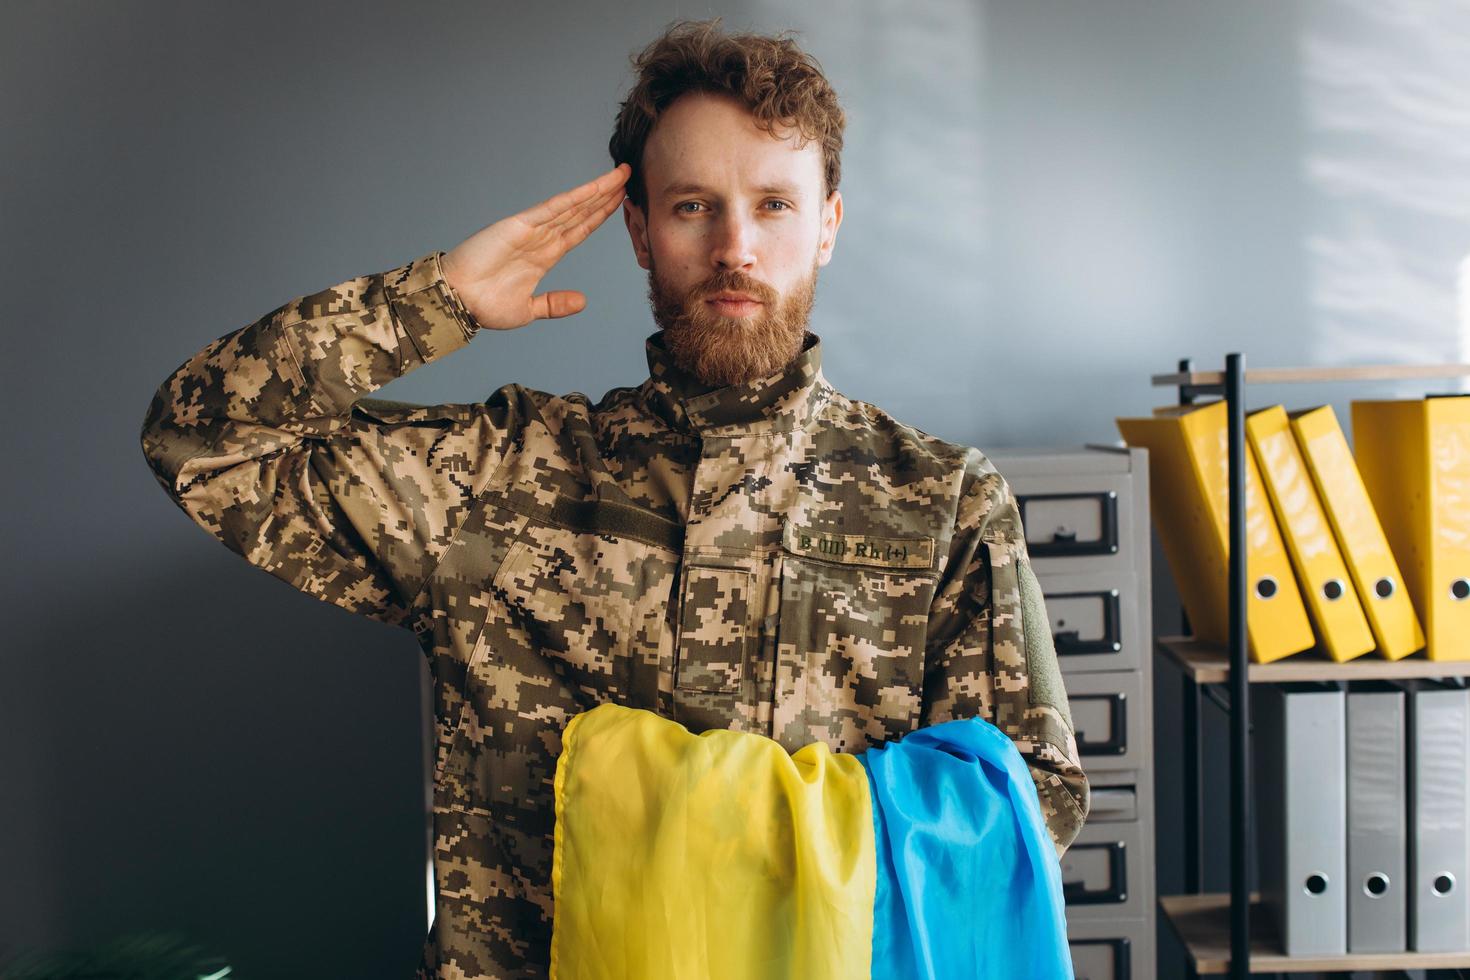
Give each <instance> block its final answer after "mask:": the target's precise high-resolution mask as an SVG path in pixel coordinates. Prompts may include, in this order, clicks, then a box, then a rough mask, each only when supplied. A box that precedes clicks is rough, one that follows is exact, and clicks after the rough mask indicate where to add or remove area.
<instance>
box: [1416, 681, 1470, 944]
mask: <svg viewBox="0 0 1470 980" xmlns="http://www.w3.org/2000/svg"><path fill="white" fill-rule="evenodd" d="M1404 685H1405V687H1406V688H1407V690H1408V733H1409V794H1408V796H1409V883H1410V885H1411V890H1410V892H1409V947H1410V948H1411V949H1414V950H1417V951H1419V952H1424V953H1430V952H1454V951H1458V950H1465V949H1470V902H1467V886H1470V881H1467V879H1470V820H1467V813H1466V809H1467V806H1470V793H1467V788H1466V783H1467V781H1470V690H1467V689H1465V688H1463V687H1460V686H1458V685H1456V684H1449V683H1444V682H1440V681H1406V682H1404Z"/></svg>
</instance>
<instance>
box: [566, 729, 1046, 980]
mask: <svg viewBox="0 0 1470 980" xmlns="http://www.w3.org/2000/svg"><path fill="white" fill-rule="evenodd" d="M555 791H556V838H555V854H554V858H553V866H552V884H553V889H554V894H555V917H554V920H553V935H552V946H551V978H552V980H663V978H669V980H774V978H793V980H860V978H861V980H865V978H869V977H872V978H875V980H877V978H882V980H898V978H903V980H909V978H923V980H929V978H933V980H951V978H958V977H996V978H1006V980H1025V978H1038V980H1040V978H1046V980H1055V978H1067V980H1071V978H1072V965H1071V957H1070V955H1069V953H1068V949H1067V936H1066V918H1065V908H1064V904H1063V898H1062V885H1061V873H1060V870H1059V867H1058V863H1057V858H1056V851H1055V849H1054V847H1053V846H1052V843H1051V838H1050V837H1049V835H1048V834H1047V831H1046V827H1045V824H1044V822H1043V820H1042V817H1041V808H1040V805H1039V803H1038V802H1037V796H1036V790H1035V787H1034V785H1033V783H1032V781H1031V777H1030V774H1029V772H1028V771H1027V769H1026V764H1025V762H1024V760H1022V758H1021V755H1020V753H1019V752H1018V751H1017V749H1016V747H1015V745H1014V744H1013V743H1012V742H1011V740H1010V739H1009V738H1007V737H1006V735H1005V734H1004V733H1003V732H1001V731H1000V730H999V729H998V728H996V727H995V726H994V725H992V724H990V723H989V722H986V721H984V720H982V719H979V718H969V719H962V720H957V721H949V722H945V723H943V724H939V725H934V726H932V727H929V728H924V729H920V730H919V731H916V732H914V733H912V734H910V735H908V736H906V737H905V738H903V739H902V740H900V741H898V742H893V743H889V744H885V745H883V746H881V747H877V748H872V749H869V750H868V751H866V752H864V753H861V754H858V755H849V754H845V753H834V752H832V751H831V750H829V749H828V748H827V746H826V745H823V744H821V743H812V744H810V745H807V746H804V747H802V748H801V749H799V750H798V751H796V752H795V753H791V754H788V753H787V752H786V751H785V750H784V749H783V748H782V747H781V746H780V745H779V744H778V743H776V742H775V741H773V740H771V739H769V738H766V737H765V736H763V735H756V734H752V733H747V732H734V731H725V730H714V731H707V732H703V733H702V734H700V735H693V734H691V733H690V732H689V731H688V730H687V729H686V728H685V727H684V726H683V725H680V724H678V723H677V722H673V721H670V720H668V719H666V718H662V717H660V716H658V715H656V714H654V713H652V712H650V711H646V710H643V709H639V708H626V707H622V706H620V705H615V704H611V703H609V704H603V705H599V706H598V707H597V708H594V709H592V710H591V711H587V712H584V713H582V714H580V715H577V716H576V717H574V718H573V719H572V720H571V722H570V723H569V724H568V725H567V728H566V730H565V731H564V732H563V735H562V750H561V755H560V758H559V760H558V762H557V769H556V785H555Z"/></svg>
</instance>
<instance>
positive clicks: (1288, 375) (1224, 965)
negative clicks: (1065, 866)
mask: <svg viewBox="0 0 1470 980" xmlns="http://www.w3.org/2000/svg"><path fill="white" fill-rule="evenodd" d="M1467 375H1470V364H1435V365H1390V366H1379V367H1351V368H1300V369H1297V368H1284V369H1269V370H1265V371H1252V372H1251V374H1250V377H1249V378H1247V375H1246V370H1245V356H1244V355H1243V354H1240V353H1232V354H1227V355H1226V357H1225V370H1224V371H1223V372H1196V371H1194V369H1193V364H1192V361H1190V360H1188V359H1185V360H1181V361H1180V362H1179V370H1178V373H1177V374H1163V375H1155V376H1154V377H1153V379H1152V383H1153V385H1154V386H1155V387H1175V388H1177V389H1178V394H1179V404H1181V405H1190V404H1194V403H1195V401H1196V399H1198V398H1201V397H1202V396H1210V395H1218V396H1220V397H1221V398H1223V399H1224V400H1225V402H1226V405H1227V415H1228V419H1229V421H1228V432H1227V442H1228V453H1229V463H1230V467H1229V472H1230V477H1229V509H1230V525H1229V552H1230V565H1229V578H1228V585H1229V590H1230V596H1229V623H1230V643H1229V646H1228V647H1227V649H1226V650H1225V651H1223V652H1222V651H1217V650H1210V649H1208V648H1205V647H1203V646H1201V645H1199V644H1196V643H1194V642H1193V641H1192V640H1191V638H1189V637H1173V638H1161V639H1160V641H1159V645H1160V646H1161V647H1162V648H1164V650H1165V652H1167V653H1169V654H1171V655H1172V657H1173V659H1174V660H1175V661H1176V662H1177V663H1178V664H1179V665H1180V667H1181V668H1182V670H1181V676H1182V680H1183V695H1184V700H1183V704H1184V757H1185V794H1184V798H1185V821H1184V826H1185V833H1184V838H1185V865H1184V867H1185V890H1186V892H1188V893H1189V894H1188V895H1187V896H1183V897H1182V898H1184V899H1185V900H1186V901H1188V900H1190V899H1192V898H1195V897H1198V898H1205V897H1208V896H1204V895H1202V889H1203V884H1204V854H1203V850H1202V848H1201V840H1202V838H1203V823H1202V821H1203V816H1204V781H1203V779H1202V778H1201V768H1202V763H1203V757H1202V740H1201V709H1202V708H1203V706H1204V704H1203V701H1204V698H1205V697H1211V700H1214V701H1216V703H1217V704H1220V706H1221V707H1222V708H1224V709H1225V710H1226V711H1227V712H1228V714H1229V718H1230V735H1229V744H1230V779H1229V785H1230V892H1229V896H1228V897H1229V905H1228V932H1226V933H1225V935H1228V951H1227V950H1226V949H1221V948H1219V947H1218V939H1219V936H1220V933H1221V931H1222V930H1220V929H1218V928H1214V929H1213V930H1209V929H1202V930H1201V934H1206V933H1210V932H1212V933H1213V935H1214V936H1215V937H1216V946H1215V948H1209V943H1208V940H1204V941H1201V942H1199V943H1198V944H1196V943H1193V942H1191V938H1190V935H1188V934H1187V933H1188V932H1189V929H1188V928H1186V926H1185V925H1183V924H1182V923H1184V922H1185V921H1186V920H1190V919H1191V917H1192V921H1193V923H1194V924H1195V925H1198V924H1199V923H1201V922H1204V923H1206V924H1209V922H1210V918H1209V916H1210V915H1211V914H1213V913H1214V912H1218V911H1220V910H1219V909H1218V907H1215V908H1213V909H1211V908H1206V907H1205V904H1204V903H1198V902H1195V903H1192V904H1191V906H1190V908H1188V909H1185V908H1184V906H1183V904H1180V905H1177V906H1174V905H1171V899H1174V900H1176V901H1177V900H1178V899H1180V898H1181V897H1180V896H1166V897H1163V898H1161V899H1160V900H1159V901H1160V905H1161V906H1162V907H1163V909H1164V912H1165V915H1166V917H1167V918H1169V919H1170V921H1171V923H1172V924H1173V925H1174V927H1175V929H1176V931H1177V932H1178V933H1179V935H1180V939H1181V941H1182V942H1183V943H1184V945H1185V946H1186V951H1187V954H1188V958H1189V960H1188V972H1189V975H1190V977H1191V978H1193V977H1197V976H1198V975H1199V974H1200V973H1205V972H1208V973H1224V972H1228V973H1229V975H1230V976H1231V977H1232V978H1235V980H1244V978H1246V977H1250V976H1253V975H1256V974H1254V973H1253V972H1252V969H1253V968H1255V969H1256V970H1258V971H1259V972H1261V973H1286V972H1303V971H1313V972H1328V973H1330V972H1344V971H1351V970H1374V969H1378V970H1391V969H1402V970H1409V969H1440V968H1448V969H1460V968H1464V967H1470V952H1467V953H1465V954H1463V955H1461V954H1422V953H1412V952H1411V953H1403V954H1374V955H1360V956H1353V955H1349V956H1346V957H1327V958H1324V957H1311V958H1304V957H1302V958H1292V957H1285V956H1283V955H1281V954H1280V953H1279V951H1271V950H1269V949H1263V948H1262V947H1261V946H1259V945H1258V946H1257V948H1256V949H1255V950H1254V957H1253V955H1252V954H1253V951H1252V936H1251V918H1252V915H1251V908H1252V902H1251V895H1250V892H1249V890H1248V888H1249V871H1250V869H1251V868H1252V867H1253V865H1254V853H1253V846H1252V841H1251V836H1250V830H1251V814H1252V800H1251V785H1250V698H1249V685H1250V684H1251V683H1271V682H1273V681H1276V682H1280V681H1285V680H1299V679H1307V678H1306V676H1305V675H1306V674H1309V673H1314V674H1315V676H1316V678H1317V679H1324V680H1336V681H1345V680H1350V679H1358V678H1369V677H1375V678H1395V677H1400V678H1401V677H1411V676H1419V677H1444V676H1457V675H1459V676H1464V675H1470V662H1464V663H1456V662H1445V661H1433V662H1431V661H1428V660H1425V659H1423V658H1422V657H1417V656H1416V657H1413V658H1408V659H1406V660H1400V661H1394V662H1389V661H1385V660H1377V661H1376V662H1368V663H1359V662H1357V661H1354V662H1351V663H1349V664H1339V663H1333V662H1330V661H1326V660H1319V661H1314V662H1311V663H1310V664H1306V663H1303V662H1301V661H1297V662H1295V663H1293V662H1292V661H1293V658H1286V659H1285V660H1283V661H1278V662H1277V663H1274V664H1258V665H1255V669H1252V665H1251V664H1250V663H1249V659H1248V642H1247V641H1248V634H1247V631H1246V628H1245V627H1246V596H1247V589H1248V581H1249V578H1248V575H1247V568H1246V524H1245V503H1246V496H1245V474H1246V468H1245V453H1246V451H1247V449H1246V442H1245V386H1246V383H1247V381H1249V382H1252V383H1257V384H1260V383H1296V382H1323V381H1395V380H1418V379H1433V378H1452V377H1463V376H1467ZM1188 629H1189V627H1188V624H1187V622H1186V624H1185V632H1188ZM1171 641H1172V642H1171ZM1222 654H1223V655H1222ZM1298 656H1300V655H1298ZM1369 657H1372V654H1369ZM1360 659H1362V658H1360ZM1303 667H1305V668H1306V670H1305V671H1304V670H1303V669H1302V668H1303ZM1263 668H1264V669H1263ZM1222 680H1223V681H1224V682H1225V683H1226V684H1227V685H1228V704H1226V703H1222V702H1220V701H1219V700H1218V698H1215V697H1212V696H1210V695H1209V693H1208V688H1209V687H1210V685H1211V684H1218V683H1220V682H1221V681H1222ZM1217 906H1218V903H1217ZM1214 925H1215V926H1218V925H1219V923H1218V922H1215V923H1214ZM1227 960H1228V961H1227Z"/></svg>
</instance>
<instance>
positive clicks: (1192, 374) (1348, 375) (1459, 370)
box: [1152, 364, 1470, 388]
mask: <svg viewBox="0 0 1470 980" xmlns="http://www.w3.org/2000/svg"><path fill="white" fill-rule="evenodd" d="M1465 375H1470V364H1378V365H1362V366H1354V367H1315V368H1247V369H1246V372H1245V383H1246V384H1292V383H1297V382H1309V381H1413V380H1418V379H1421V378H1459V377H1464V376H1465ZM1152 380H1153V385H1154V387H1156V388H1158V387H1173V386H1177V385H1223V384H1224V383H1225V372H1224V371H1184V372H1180V373H1176V374H1155V375H1153V379H1152Z"/></svg>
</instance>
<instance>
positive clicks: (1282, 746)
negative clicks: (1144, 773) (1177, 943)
mask: <svg viewBox="0 0 1470 980" xmlns="http://www.w3.org/2000/svg"><path fill="white" fill-rule="evenodd" d="M1252 691H1253V699H1252V708H1251V715H1252V718H1253V719H1254V721H1255V726H1254V727H1255V729H1256V732H1255V742H1254V746H1253V749H1252V753H1251V754H1252V760H1253V768H1254V769H1255V773H1256V779H1257V784H1256V785H1257V799H1258V800H1259V801H1260V807H1259V809H1260V815H1261V827H1260V849H1261V896H1262V899H1263V901H1264V902H1265V904H1266V906H1267V907H1268V908H1269V909H1270V910H1271V912H1272V914H1273V915H1274V917H1275V919H1276V924H1277V926H1278V928H1279V931H1280V934H1281V942H1282V946H1283V948H1284V952H1285V953H1286V954H1287V955H1289V956H1312V955H1327V956H1330V955H1335V954H1336V955H1341V954H1345V953H1346V952H1347V888H1346V884H1347V834H1346V827H1347V800H1346V797H1347V781H1346V755H1347V752H1346V744H1345V715H1346V709H1345V703H1344V698H1343V692H1342V691H1341V690H1339V689H1338V688H1337V687H1336V686H1334V685H1331V684H1308V683H1301V684H1261V685H1259V686H1257V687H1255V688H1253V689H1252Z"/></svg>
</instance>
